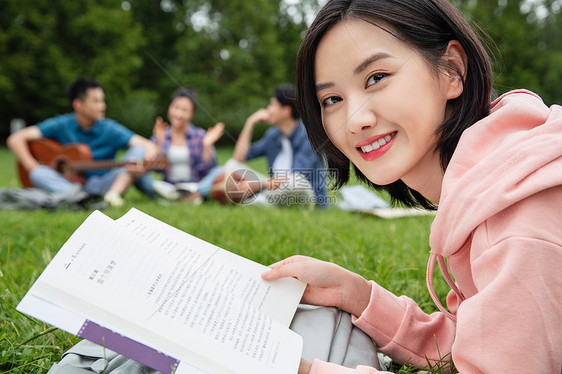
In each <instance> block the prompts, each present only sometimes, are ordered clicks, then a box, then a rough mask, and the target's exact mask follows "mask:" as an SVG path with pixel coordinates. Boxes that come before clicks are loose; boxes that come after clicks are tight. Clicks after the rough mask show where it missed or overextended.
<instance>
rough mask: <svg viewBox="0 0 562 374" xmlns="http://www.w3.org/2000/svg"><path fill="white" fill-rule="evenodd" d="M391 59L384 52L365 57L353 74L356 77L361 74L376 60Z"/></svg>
mask: <svg viewBox="0 0 562 374" xmlns="http://www.w3.org/2000/svg"><path fill="white" fill-rule="evenodd" d="M389 57H392V56H390V55H389V54H388V53H385V52H379V53H375V54H374V55H372V56H369V57H367V58H366V59H365V60H363V62H361V63H360V64H359V65H358V66H357V67H356V68H355V69H354V70H353V74H355V75H357V74H359V73H361V72H362V71H363V70H365V69H366V68H367V67H368V66H369V65H371V64H372V63H373V62H376V61H378V60H382V59H384V58H389Z"/></svg>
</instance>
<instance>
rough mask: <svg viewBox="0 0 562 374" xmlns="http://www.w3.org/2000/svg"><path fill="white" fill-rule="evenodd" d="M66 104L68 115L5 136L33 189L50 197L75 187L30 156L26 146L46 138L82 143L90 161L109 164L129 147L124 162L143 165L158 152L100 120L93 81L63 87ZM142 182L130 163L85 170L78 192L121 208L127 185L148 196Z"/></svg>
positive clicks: (101, 107) (100, 97) (101, 100)
mask: <svg viewBox="0 0 562 374" xmlns="http://www.w3.org/2000/svg"><path fill="white" fill-rule="evenodd" d="M69 99H70V104H71V106H72V109H73V113H68V114H64V115H60V116H56V117H53V118H50V119H47V120H45V121H43V122H41V123H39V124H37V125H35V126H30V127H26V128H24V129H22V130H20V131H18V132H16V133H14V134H12V135H10V136H9V137H8V140H7V145H8V146H9V147H10V149H11V150H12V152H14V154H15V155H16V157H17V158H18V161H19V162H20V164H21V165H22V166H23V168H25V170H26V171H27V172H29V179H30V182H31V184H32V185H33V186H34V187H37V188H41V189H43V190H46V191H50V192H65V191H70V190H72V189H73V188H76V186H75V184H74V183H72V182H70V181H69V180H67V179H66V178H65V177H64V176H63V175H61V174H59V173H58V172H57V171H56V170H54V169H53V168H51V167H48V166H45V165H41V164H40V163H39V162H38V160H37V159H35V158H34V157H33V155H32V153H31V151H30V148H29V144H28V142H29V141H31V140H36V139H41V138H47V139H52V140H55V141H57V142H59V143H61V144H62V145H66V144H70V143H83V144H86V145H87V146H89V148H90V150H91V152H92V157H93V159H94V160H113V159H114V158H115V155H116V153H117V151H118V150H120V149H125V148H129V149H128V151H127V152H126V153H125V155H124V160H127V161H133V160H134V161H141V160H144V159H147V160H148V159H153V158H155V157H156V156H157V154H158V149H157V147H156V146H155V145H154V144H153V143H152V142H151V141H149V140H148V139H146V138H144V137H142V136H139V135H136V134H134V133H133V132H132V131H131V130H129V129H127V128H126V127H124V126H123V125H121V124H119V123H117V122H115V121H113V120H110V119H106V118H104V115H105V109H106V104H105V97H104V92H103V89H102V87H101V85H100V84H99V83H98V82H96V81H94V80H90V79H85V78H79V79H78V80H76V81H75V82H74V83H72V85H71V86H70V88H69ZM146 176H147V175H146ZM144 177H145V169H144V168H143V167H142V166H138V165H136V164H133V163H131V164H130V165H129V164H127V165H126V166H124V167H120V168H116V169H105V170H96V171H90V172H88V173H86V182H85V185H84V190H85V191H86V193H88V194H89V195H91V196H103V197H104V200H105V201H106V202H107V203H108V204H109V205H112V206H120V205H122V204H123V199H122V198H121V195H122V194H123V193H124V192H125V190H126V189H127V187H129V185H131V184H132V183H135V184H136V185H137V186H138V187H139V189H141V190H142V191H143V192H145V193H147V194H153V193H154V190H153V189H152V186H151V185H150V184H149V183H144V184H143V183H142V182H143V181H142V179H143V178H144Z"/></svg>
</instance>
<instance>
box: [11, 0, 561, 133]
mask: <svg viewBox="0 0 562 374" xmlns="http://www.w3.org/2000/svg"><path fill="white" fill-rule="evenodd" d="M452 1H453V2H454V3H455V5H457V6H459V7H460V8H461V9H462V10H463V11H464V12H465V13H466V14H467V15H468V16H469V17H470V18H472V19H473V20H476V23H477V24H478V25H479V26H480V27H481V28H482V29H483V30H484V31H485V32H486V33H488V34H489V35H490V36H491V38H492V39H493V40H494V41H495V44H496V46H497V51H496V52H495V53H494V54H495V55H497V56H500V60H499V61H500V62H499V64H497V66H496V86H495V87H496V90H497V92H498V93H500V94H501V93H503V92H506V91H508V90H510V89H513V88H520V87H525V88H529V89H531V90H534V91H535V92H537V93H538V94H540V95H541V96H542V97H543V99H544V100H545V102H546V103H547V104H553V103H562V90H560V87H561V86H562V20H561V17H562V16H561V15H560V12H561V8H562V0H517V1H516V0H452ZM319 2H320V3H324V2H325V0H300V1H295V0H236V1H232V0H123V1H117V2H116V1H114V0H77V1H70V2H68V1H62V0H57V1H52V0H51V1H49V0H19V1H11V0H0V9H1V11H0V54H1V56H2V58H1V59H0V97H2V100H0V140H4V139H5V137H6V136H7V135H8V131H9V123H10V120H11V119H12V118H23V119H24V120H25V121H26V122H27V123H28V124H34V123H36V122H38V121H40V120H42V119H44V118H47V117H50V116H53V115H55V114H57V113H64V112H67V111H69V110H70V108H69V107H68V103H67V100H66V97H65V95H64V91H65V89H66V87H67V86H68V84H69V83H70V82H71V81H72V80H74V79H75V78H76V77H78V76H90V77H94V78H96V79H98V80H99V81H100V82H102V83H103V85H104V87H105V91H106V97H107V103H108V111H107V115H108V117H111V118H115V119H117V120H119V121H120V122H122V123H123V124H125V125H126V126H128V127H130V128H131V129H133V130H134V131H135V132H138V133H140V134H142V135H150V132H151V129H152V125H153V123H154V118H155V117H156V115H162V116H165V115H166V108H167V106H168V103H169V99H170V95H171V94H172V92H173V91H174V90H175V89H176V88H177V87H178V86H180V85H191V86H193V87H194V88H196V89H197V91H198V92H199V104H200V110H199V112H198V114H197V116H196V118H195V123H196V124H197V125H198V126H201V127H208V126H211V125H212V124H214V123H215V122H217V121H223V122H225V124H226V126H227V136H224V137H223V138H222V139H221V140H222V141H225V142H233V141H234V140H235V138H236V137H237V135H238V132H239V131H240V129H241V127H242V125H243V123H244V120H245V119H246V117H247V116H248V115H249V114H250V113H253V111H255V110H256V109H257V108H258V107H261V106H265V105H266V104H267V101H268V99H269V96H270V95H271V90H272V88H273V87H274V86H275V85H276V84H277V83H279V82H283V81H285V82H291V81H293V80H294V76H295V72H294V61H295V57H296V53H297V50H298V48H299V45H300V42H301V37H302V34H303V32H304V31H305V30H306V27H307V23H309V22H310V20H311V19H310V18H311V17H313V15H314V14H315V13H316V12H317V10H318V8H319ZM491 50H492V52H494V48H491ZM255 135H256V136H260V135H261V134H259V133H256V134H255Z"/></svg>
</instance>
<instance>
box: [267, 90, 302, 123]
mask: <svg viewBox="0 0 562 374" xmlns="http://www.w3.org/2000/svg"><path fill="white" fill-rule="evenodd" d="M273 97H274V98H276V99H277V101H279V103H281V105H283V106H290V107H291V117H293V118H294V119H297V118H299V112H298V110H297V102H296V95H295V86H294V85H292V84H290V83H281V84H279V85H277V87H275V90H274V91H273Z"/></svg>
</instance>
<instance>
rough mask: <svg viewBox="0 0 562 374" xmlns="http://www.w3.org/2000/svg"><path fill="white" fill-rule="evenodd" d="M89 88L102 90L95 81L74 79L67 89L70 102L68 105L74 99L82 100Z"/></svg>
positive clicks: (99, 84) (82, 78)
mask: <svg viewBox="0 0 562 374" xmlns="http://www.w3.org/2000/svg"><path fill="white" fill-rule="evenodd" d="M90 88H103V87H102V85H101V83H99V82H97V81H96V80H95V79H91V78H84V77H80V78H78V79H76V80H75V81H74V82H72V84H71V85H70V87H68V99H69V100H70V105H71V106H72V102H73V101H74V100H75V99H80V100H83V99H84V98H85V97H86V94H87V93H88V90H89V89H90Z"/></svg>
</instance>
